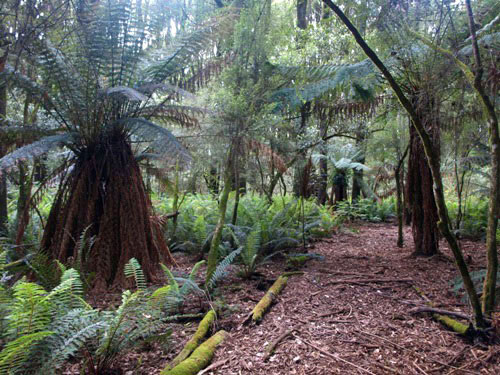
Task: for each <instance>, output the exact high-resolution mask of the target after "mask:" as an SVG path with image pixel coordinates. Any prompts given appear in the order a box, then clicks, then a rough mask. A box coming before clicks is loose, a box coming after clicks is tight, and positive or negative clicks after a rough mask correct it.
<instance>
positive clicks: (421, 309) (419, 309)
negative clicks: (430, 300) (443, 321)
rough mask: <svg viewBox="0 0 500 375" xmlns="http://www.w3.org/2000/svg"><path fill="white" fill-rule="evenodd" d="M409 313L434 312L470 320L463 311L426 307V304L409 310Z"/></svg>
mask: <svg viewBox="0 0 500 375" xmlns="http://www.w3.org/2000/svg"><path fill="white" fill-rule="evenodd" d="M409 313H410V314H419V313H435V314H441V315H448V316H454V317H456V318H460V319H464V320H467V321H468V322H471V318H470V317H469V316H467V315H465V314H463V313H460V312H457V311H449V310H443V309H437V308H434V307H427V306H421V307H416V308H414V309H412V310H410V311H409Z"/></svg>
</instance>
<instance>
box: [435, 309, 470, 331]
mask: <svg viewBox="0 0 500 375" xmlns="http://www.w3.org/2000/svg"><path fill="white" fill-rule="evenodd" d="M433 316H434V319H436V320H437V321H438V322H440V323H442V324H444V325H445V326H446V327H448V328H449V329H451V330H453V331H454V332H456V333H458V334H460V335H463V336H468V334H469V332H470V327H469V326H468V325H466V324H463V323H460V322H459V321H457V320H455V319H452V318H450V317H448V316H444V315H439V314H434V315H433Z"/></svg>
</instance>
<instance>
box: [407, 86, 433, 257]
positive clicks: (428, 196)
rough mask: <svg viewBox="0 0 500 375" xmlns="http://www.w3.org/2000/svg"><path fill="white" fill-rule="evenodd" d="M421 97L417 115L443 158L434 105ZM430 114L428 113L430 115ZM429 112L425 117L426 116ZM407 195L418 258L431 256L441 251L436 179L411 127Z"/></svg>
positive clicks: (417, 101)
mask: <svg viewBox="0 0 500 375" xmlns="http://www.w3.org/2000/svg"><path fill="white" fill-rule="evenodd" d="M423 97H424V95H420V96H419V97H418V99H415V100H414V102H415V105H416V107H417V108H418V109H419V111H418V112H417V113H418V114H419V116H420V117H421V120H422V122H423V123H424V124H425V126H426V128H427V131H428V132H429V134H430V135H431V137H432V141H433V147H434V150H435V153H436V154H437V155H439V152H438V150H439V127H438V125H437V122H436V121H435V120H433V119H432V118H430V117H432V114H433V113H434V111H433V110H432V108H431V103H429V102H426V103H423V101H426V100H427V99H424V98H423ZM426 111H428V112H426ZM423 112H426V114H425V115H422V113H423ZM406 186H407V189H408V190H407V196H408V203H409V204H410V207H411V208H410V211H411V224H412V231H413V241H414V243H415V251H414V254H415V255H423V256H431V255H434V254H436V253H437V252H438V250H439V230H438V227H437V222H438V220H439V216H438V212H437V206H436V202H435V199H434V192H433V179H432V173H431V170H430V168H429V166H428V164H427V160H426V158H425V152H424V147H423V145H422V141H421V140H420V138H419V136H418V133H417V130H416V129H415V127H413V126H410V154H409V158H408V174H407V184H406Z"/></svg>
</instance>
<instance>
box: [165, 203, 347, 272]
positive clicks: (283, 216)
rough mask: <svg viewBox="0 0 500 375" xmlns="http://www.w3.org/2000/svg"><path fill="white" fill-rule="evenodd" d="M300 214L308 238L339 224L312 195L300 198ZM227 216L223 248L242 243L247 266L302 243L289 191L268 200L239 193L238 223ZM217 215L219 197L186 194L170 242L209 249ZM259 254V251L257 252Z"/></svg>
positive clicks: (295, 205) (227, 249)
mask: <svg viewBox="0 0 500 375" xmlns="http://www.w3.org/2000/svg"><path fill="white" fill-rule="evenodd" d="M171 202H172V200H171V199H169V200H168V201H167V204H166V205H165V206H163V207H164V208H163V210H165V212H170V210H171V208H170V207H171ZM160 207H161V205H160ZM233 207H234V202H233V201H230V203H229V204H228V212H232V210H233ZM304 214H305V217H304V219H305V236H306V239H307V240H310V239H313V238H321V237H324V236H327V235H329V234H330V233H331V231H332V229H333V228H335V227H336V226H338V224H339V223H338V221H337V219H335V218H334V217H333V216H332V215H331V213H330V212H329V210H328V208H326V207H323V206H320V205H317V204H316V203H315V202H314V201H313V200H306V201H305V202H304ZM228 216H229V215H227V217H226V226H225V229H224V232H223V238H222V245H221V253H222V254H228V253H229V252H231V251H233V250H234V249H236V248H238V247H240V246H241V247H242V252H241V259H242V260H243V261H244V263H245V264H248V265H249V266H250V268H253V269H254V268H255V262H257V261H258V259H259V258H260V259H264V257H265V256H266V255H269V254H272V253H275V252H277V251H280V250H283V249H285V248H288V247H293V246H297V245H298V244H300V243H301V240H302V225H301V217H302V216H301V212H300V203H299V201H297V200H296V199H295V198H293V197H291V196H286V197H281V198H278V197H277V198H275V200H274V202H273V203H272V204H271V205H269V204H268V202H267V199H266V198H265V197H263V196H260V195H256V194H247V195H244V196H242V197H241V198H240V202H239V205H238V220H237V223H236V225H232V224H231V223H230V217H228ZM200 217H202V219H200ZM216 220H217V202H216V201H215V199H214V198H213V197H212V196H210V195H188V196H186V198H185V200H184V203H183V206H182V210H181V212H180V214H179V216H178V217H177V229H176V242H175V243H173V244H171V248H172V249H174V250H185V251H193V250H191V249H197V251H196V253H198V251H200V249H203V250H204V251H206V250H208V247H207V243H209V241H210V238H211V235H212V233H213V230H214V228H215V224H216ZM204 235H205V238H203V236H204ZM231 244H233V245H231ZM257 253H258V254H259V255H257V256H256V254H257ZM198 254H199V253H198ZM252 259H253V260H252ZM252 264H253V265H252Z"/></svg>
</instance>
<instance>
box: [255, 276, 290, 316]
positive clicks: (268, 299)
mask: <svg viewBox="0 0 500 375" xmlns="http://www.w3.org/2000/svg"><path fill="white" fill-rule="evenodd" d="M287 281H288V276H280V277H279V278H278V280H276V281H275V282H274V284H273V285H272V286H271V287H270V288H269V290H268V291H267V292H266V294H265V295H264V297H262V299H261V300H260V301H259V303H258V304H257V305H256V306H255V307H254V309H253V311H252V320H253V321H254V322H258V321H260V320H261V319H262V317H263V316H264V314H265V313H266V311H267V310H268V309H269V307H270V306H271V304H272V303H273V301H274V299H275V298H276V296H277V295H278V294H279V293H280V292H281V291H282V290H283V288H284V287H285V286H286V283H287Z"/></svg>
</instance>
